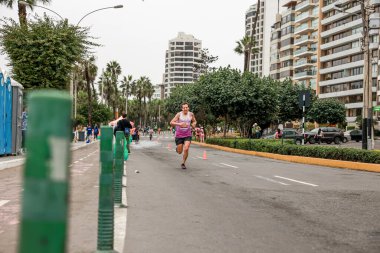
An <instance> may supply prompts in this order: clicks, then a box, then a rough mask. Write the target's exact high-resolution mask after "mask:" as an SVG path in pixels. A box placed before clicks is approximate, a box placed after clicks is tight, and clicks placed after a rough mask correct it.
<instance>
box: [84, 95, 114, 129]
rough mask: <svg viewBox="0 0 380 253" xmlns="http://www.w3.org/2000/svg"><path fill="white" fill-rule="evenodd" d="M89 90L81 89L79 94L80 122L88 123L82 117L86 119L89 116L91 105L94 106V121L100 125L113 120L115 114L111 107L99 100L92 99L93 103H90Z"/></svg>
mask: <svg viewBox="0 0 380 253" xmlns="http://www.w3.org/2000/svg"><path fill="white" fill-rule="evenodd" d="M87 96H88V94H87V92H84V91H80V92H79V94H78V116H77V118H79V119H80V122H78V123H80V124H86V122H82V119H86V118H87V116H88V111H89V107H92V108H93V114H92V123H94V124H98V125H100V124H101V123H108V122H109V121H111V120H112V118H113V115H112V111H111V109H109V108H108V107H107V106H106V105H104V104H100V103H98V102H97V101H94V100H93V101H92V104H91V105H90V106H89V104H88V98H87Z"/></svg>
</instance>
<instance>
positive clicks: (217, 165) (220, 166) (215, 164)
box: [212, 163, 224, 168]
mask: <svg viewBox="0 0 380 253" xmlns="http://www.w3.org/2000/svg"><path fill="white" fill-rule="evenodd" d="M212 165H214V166H216V167H219V168H224V166H222V165H219V164H217V163H213V164H212Z"/></svg>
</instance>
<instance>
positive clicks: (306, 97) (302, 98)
mask: <svg viewBox="0 0 380 253" xmlns="http://www.w3.org/2000/svg"><path fill="white" fill-rule="evenodd" d="M304 103H305V104H304ZM304 105H305V107H309V106H310V90H303V91H301V92H300V93H299V95H298V106H299V107H300V109H302V107H303V106H304Z"/></svg>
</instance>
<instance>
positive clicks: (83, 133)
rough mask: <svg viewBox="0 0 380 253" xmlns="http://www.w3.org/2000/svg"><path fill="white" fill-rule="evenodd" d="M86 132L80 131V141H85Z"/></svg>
mask: <svg viewBox="0 0 380 253" xmlns="http://www.w3.org/2000/svg"><path fill="white" fill-rule="evenodd" d="M85 139H86V138H85V132H84V131H80V132H78V141H85Z"/></svg>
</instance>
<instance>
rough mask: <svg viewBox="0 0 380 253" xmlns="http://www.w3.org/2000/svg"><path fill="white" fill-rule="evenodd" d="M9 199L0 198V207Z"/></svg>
mask: <svg viewBox="0 0 380 253" xmlns="http://www.w3.org/2000/svg"><path fill="white" fill-rule="evenodd" d="M8 202H9V200H0V207H1V206H3V205H5V204H6V203H8Z"/></svg>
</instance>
